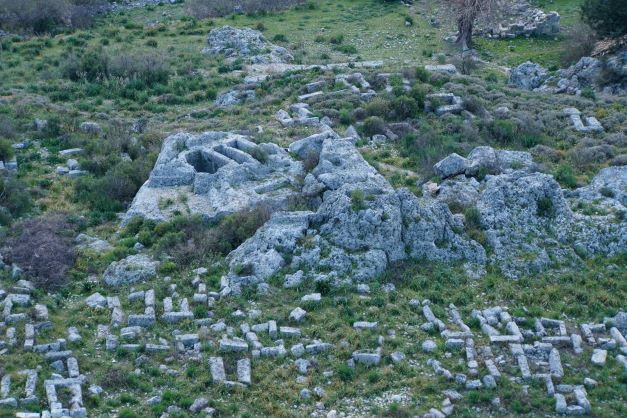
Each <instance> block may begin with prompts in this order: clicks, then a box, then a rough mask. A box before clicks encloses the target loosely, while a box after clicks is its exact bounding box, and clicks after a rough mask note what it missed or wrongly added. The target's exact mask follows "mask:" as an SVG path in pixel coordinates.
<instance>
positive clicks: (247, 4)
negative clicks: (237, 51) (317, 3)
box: [186, 0, 307, 19]
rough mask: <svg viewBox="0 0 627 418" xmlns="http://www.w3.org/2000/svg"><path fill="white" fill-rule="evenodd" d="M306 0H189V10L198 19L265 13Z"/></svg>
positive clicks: (302, 2) (296, 4) (303, 2)
mask: <svg viewBox="0 0 627 418" xmlns="http://www.w3.org/2000/svg"><path fill="white" fill-rule="evenodd" d="M306 2H307V1H306V0H240V1H238V2H237V3H236V4H233V3H234V2H233V1H232V0H188V1H187V2H186V4H187V12H188V13H189V14H190V15H192V16H193V17H195V18H196V19H206V18H208V17H220V16H226V15H229V14H232V13H246V14H264V13H268V12H276V11H279V10H284V9H287V8H290V7H294V6H299V5H303V4H305V3H306Z"/></svg>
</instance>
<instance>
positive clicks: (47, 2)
mask: <svg viewBox="0 0 627 418" xmlns="http://www.w3.org/2000/svg"><path fill="white" fill-rule="evenodd" d="M105 4H106V1H105V0H20V1H15V0H0V26H1V27H4V28H9V29H10V30H13V31H18V32H26V33H35V34H41V33H47V32H56V31H58V30H60V29H61V28H63V27H71V28H79V27H85V26H88V25H90V24H91V23H92V22H93V20H94V17H95V16H96V15H97V14H98V13H99V12H100V11H101V10H102V7H103V6H104V5H105Z"/></svg>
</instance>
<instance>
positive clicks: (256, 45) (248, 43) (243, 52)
mask: <svg viewBox="0 0 627 418" xmlns="http://www.w3.org/2000/svg"><path fill="white" fill-rule="evenodd" d="M207 43H208V47H207V48H205V49H204V50H203V52H204V53H206V54H212V55H224V56H225V57H226V58H244V59H246V60H247V61H248V62H249V63H251V64H277V63H288V62H290V61H292V60H293V59H294V57H293V56H292V55H291V54H290V53H289V52H288V51H287V49H285V48H283V47H280V46H277V45H274V44H272V43H270V42H268V41H267V40H266V38H265V37H264V36H263V35H262V33H261V32H259V31H256V30H253V29H250V28H232V27H230V26H223V27H221V28H216V29H213V30H212V31H211V32H209V37H208V38H207Z"/></svg>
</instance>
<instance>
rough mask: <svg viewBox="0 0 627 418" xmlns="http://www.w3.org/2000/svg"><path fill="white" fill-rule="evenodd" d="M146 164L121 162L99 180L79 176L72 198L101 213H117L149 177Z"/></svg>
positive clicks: (148, 166) (147, 163) (147, 164)
mask: <svg viewBox="0 0 627 418" xmlns="http://www.w3.org/2000/svg"><path fill="white" fill-rule="evenodd" d="M151 166H152V165H151V164H150V163H149V161H146V160H143V159H140V160H135V161H132V162H130V161H121V162H119V163H118V164H116V165H114V166H113V167H111V168H110V169H108V170H107V172H106V174H105V175H104V177H102V178H94V177H91V176H88V177H81V178H78V179H76V181H75V182H74V198H75V200H76V201H78V202H83V203H86V204H87V205H88V206H89V207H90V208H91V209H93V210H97V211H100V212H118V211H120V210H123V209H124V207H125V204H126V203H128V202H130V201H131V200H132V199H133V197H135V194H136V193H137V191H138V190H139V188H140V187H141V185H142V184H143V183H144V182H145V181H146V179H147V178H148V175H149V174H150V167H151Z"/></svg>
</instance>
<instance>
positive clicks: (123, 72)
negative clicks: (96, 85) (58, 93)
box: [62, 47, 170, 90]
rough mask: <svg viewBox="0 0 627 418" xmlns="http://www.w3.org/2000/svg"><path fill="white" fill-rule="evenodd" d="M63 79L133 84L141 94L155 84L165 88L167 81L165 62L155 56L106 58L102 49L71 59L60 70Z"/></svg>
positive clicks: (89, 51) (135, 55)
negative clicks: (118, 79) (113, 81)
mask: <svg viewBox="0 0 627 418" xmlns="http://www.w3.org/2000/svg"><path fill="white" fill-rule="evenodd" d="M62 73H63V76H64V77H65V78H69V79H70V80H72V81H78V80H82V79H85V80H88V81H92V82H93V81H99V80H100V81H102V80H104V79H108V78H112V77H115V78H121V79H124V80H126V81H128V82H135V84H134V85H133V87H134V88H135V89H136V90H141V89H143V88H144V87H146V86H148V87H152V86H154V85H155V84H166V83H167V82H168V80H169V78H170V67H169V64H168V63H167V61H166V60H165V59H164V58H163V57H162V56H160V55H155V54H143V55H141V54H139V55H137V54H134V55H130V54H115V55H114V56H113V57H111V56H109V54H107V53H106V52H105V51H104V49H103V48H102V47H97V48H94V49H90V50H88V51H87V52H85V54H83V55H82V56H80V57H78V56H71V57H70V58H69V59H68V61H67V63H66V64H65V66H64V67H63V70H62Z"/></svg>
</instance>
